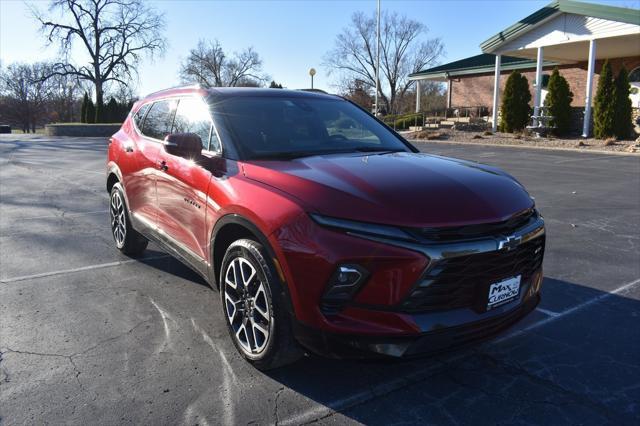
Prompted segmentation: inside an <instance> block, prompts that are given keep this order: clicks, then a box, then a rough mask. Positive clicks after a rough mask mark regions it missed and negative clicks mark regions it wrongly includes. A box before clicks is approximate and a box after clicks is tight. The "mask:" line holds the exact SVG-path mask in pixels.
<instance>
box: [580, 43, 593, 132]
mask: <svg viewBox="0 0 640 426" xmlns="http://www.w3.org/2000/svg"><path fill="white" fill-rule="evenodd" d="M595 63H596V41H595V40H591V41H590V42H589V68H588V69H587V91H586V96H585V100H584V105H585V106H584V122H583V123H582V137H583V138H588V137H589V124H590V122H591V98H592V95H593V72H594V68H595Z"/></svg>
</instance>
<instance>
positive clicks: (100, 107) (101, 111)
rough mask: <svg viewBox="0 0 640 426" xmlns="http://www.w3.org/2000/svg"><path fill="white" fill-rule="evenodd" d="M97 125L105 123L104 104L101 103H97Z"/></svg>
mask: <svg viewBox="0 0 640 426" xmlns="http://www.w3.org/2000/svg"><path fill="white" fill-rule="evenodd" d="M95 122H96V123H104V103H102V102H101V101H97V102H96V118H95Z"/></svg>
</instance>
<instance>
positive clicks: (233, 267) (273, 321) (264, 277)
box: [220, 239, 303, 370]
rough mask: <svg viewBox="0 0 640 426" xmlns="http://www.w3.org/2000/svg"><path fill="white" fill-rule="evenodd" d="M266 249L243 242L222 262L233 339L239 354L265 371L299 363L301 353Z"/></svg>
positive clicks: (225, 304)
mask: <svg viewBox="0 0 640 426" xmlns="http://www.w3.org/2000/svg"><path fill="white" fill-rule="evenodd" d="M264 253H265V251H264V248H263V247H262V245H260V244H259V243H257V242H255V241H253V240H249V239H241V240H237V241H235V242H234V243H232V244H231V245H230V246H229V248H228V249H227V252H226V253H225V256H224V259H223V261H222V268H221V272H220V274H221V277H220V296H221V299H222V306H223V311H224V314H225V320H226V323H227V326H228V329H229V334H230V335H231V339H232V340H233V343H234V345H235V346H236V348H237V349H238V352H240V354H242V356H243V357H244V358H246V359H247V360H248V361H249V362H251V363H252V364H253V365H254V366H255V367H257V368H259V369H261V370H269V369H272V368H276V367H280V366H282V365H286V364H289V363H292V362H294V361H296V360H297V359H298V358H300V356H302V354H303V352H302V350H301V349H300V347H299V346H298V344H297V342H296V341H295V340H294V338H293V334H292V332H291V318H290V314H289V312H288V311H287V310H286V309H285V307H284V303H283V301H282V297H284V295H283V292H282V283H280V281H279V280H278V278H277V275H275V274H273V273H272V268H271V267H270V264H269V263H268V262H267V260H266V259H268V257H266V256H265V254H264Z"/></svg>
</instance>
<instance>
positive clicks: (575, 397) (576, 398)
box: [445, 352, 624, 422]
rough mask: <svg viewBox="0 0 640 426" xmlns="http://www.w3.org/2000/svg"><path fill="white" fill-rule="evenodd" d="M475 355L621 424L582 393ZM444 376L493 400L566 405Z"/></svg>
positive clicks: (483, 354)
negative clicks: (503, 392) (500, 391)
mask: <svg viewBox="0 0 640 426" xmlns="http://www.w3.org/2000/svg"><path fill="white" fill-rule="evenodd" d="M475 355H477V356H478V357H480V358H481V359H484V360H485V361H488V362H489V363H490V364H493V366H495V367H498V368H502V369H503V370H504V371H505V372H507V373H508V374H509V375H510V376H512V377H513V376H522V377H525V378H526V379H528V380H529V381H530V382H533V383H536V384H539V385H541V386H544V387H545V388H548V389H550V390H552V391H554V392H557V393H559V394H561V395H565V396H567V397H569V399H570V400H572V401H573V402H576V403H578V404H580V405H584V406H588V407H593V408H594V409H596V410H597V411H599V412H600V413H602V414H603V415H604V416H605V417H606V418H607V420H609V421H612V420H613V419H615V420H617V421H619V422H623V421H624V419H616V417H617V416H616V414H615V413H613V412H612V411H611V410H610V409H609V407H607V406H605V405H603V404H601V403H600V402H598V401H596V400H593V399H591V398H589V397H588V396H587V395H586V394H583V393H579V392H574V391H572V390H570V389H567V388H565V387H563V386H561V385H560V384H558V383H556V382H555V381H553V380H550V379H546V378H544V377H540V376H538V375H536V374H534V373H532V372H530V371H529V370H527V369H526V368H524V367H523V366H521V365H520V364H518V363H509V362H507V361H505V360H500V359H498V358H495V357H494V356H491V355H490V354H488V353H486V352H476V353H475ZM445 374H446V375H447V377H448V378H449V379H450V380H451V381H453V382H454V383H456V384H458V385H460V386H463V387H466V388H469V389H473V390H475V391H478V392H482V393H483V394H485V395H487V396H490V397H495V398H500V399H505V400H509V401H513V400H517V401H519V402H522V403H524V404H525V405H532V404H548V405H553V406H556V407H563V406H564V405H566V404H558V403H556V402H554V401H551V400H546V399H543V400H532V399H523V398H516V397H515V396H514V395H508V396H504V395H503V394H500V393H493V392H488V391H486V390H485V389H482V388H478V387H474V386H472V385H471V384H469V383H466V382H464V381H462V380H460V379H458V378H457V377H455V376H454V374H453V372H452V371H451V370H450V369H449V368H447V369H446V370H445Z"/></svg>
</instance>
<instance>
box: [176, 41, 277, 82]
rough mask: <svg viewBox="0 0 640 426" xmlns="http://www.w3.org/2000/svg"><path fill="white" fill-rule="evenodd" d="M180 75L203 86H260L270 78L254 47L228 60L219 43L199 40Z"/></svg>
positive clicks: (186, 80) (183, 65) (187, 80)
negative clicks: (264, 70)
mask: <svg viewBox="0 0 640 426" xmlns="http://www.w3.org/2000/svg"><path fill="white" fill-rule="evenodd" d="M180 76H181V78H182V80H183V82H185V83H198V84H200V85H202V86H204V87H225V86H229V87H232V86H261V85H262V84H263V83H264V82H265V81H267V79H268V77H267V76H266V75H264V74H263V73H262V59H260V56H259V55H258V53H257V52H256V51H255V50H253V48H252V47H249V48H247V49H244V50H243V51H242V52H237V53H234V54H233V56H231V57H229V56H227V54H226V53H225V52H224V50H223V49H222V46H221V45H220V42H219V41H218V40H214V41H213V42H208V43H207V42H206V41H204V40H200V41H199V42H198V45H197V46H196V47H195V49H191V51H190V52H189V56H188V57H187V59H186V60H185V61H184V63H183V64H182V68H181V70H180Z"/></svg>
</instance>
